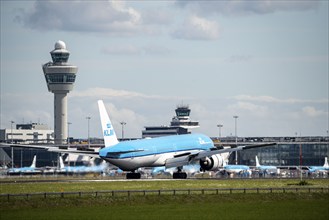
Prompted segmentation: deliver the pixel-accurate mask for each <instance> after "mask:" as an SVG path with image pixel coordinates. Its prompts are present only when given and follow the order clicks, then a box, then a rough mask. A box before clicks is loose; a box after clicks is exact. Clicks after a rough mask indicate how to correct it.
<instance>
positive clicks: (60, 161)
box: [59, 156, 65, 169]
mask: <svg viewBox="0 0 329 220" xmlns="http://www.w3.org/2000/svg"><path fill="white" fill-rule="evenodd" d="M64 167H65V165H64V161H63V157H62V156H60V157H59V168H60V169H63V168H64Z"/></svg>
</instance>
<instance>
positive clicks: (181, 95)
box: [0, 0, 329, 138]
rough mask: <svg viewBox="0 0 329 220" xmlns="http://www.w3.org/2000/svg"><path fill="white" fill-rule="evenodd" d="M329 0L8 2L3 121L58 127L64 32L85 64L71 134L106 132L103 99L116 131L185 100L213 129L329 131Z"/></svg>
mask: <svg viewBox="0 0 329 220" xmlns="http://www.w3.org/2000/svg"><path fill="white" fill-rule="evenodd" d="M328 11H329V6H328V1H321V0H312V1H307V0H298V1H289V0H288V1H275V0H272V1H270V0H263V1H243V0H235V1H225V0H221V1H215V0H213V1H187V0H184V1H179V0H176V1H174V0H172V1H3V0H1V13H0V14H1V39H0V42H1V45H0V46H1V53H0V55H1V63H0V64H1V69H0V70H1V78H0V80H1V84H0V85H1V88H0V92H1V103H0V104H1V105H0V117H1V118H0V124H1V129H3V128H10V121H15V123H29V122H39V123H43V124H47V125H48V126H49V128H51V129H53V127H54V125H53V123H54V122H53V121H54V119H53V112H54V110H53V108H54V106H53V102H54V97H53V94H52V93H50V92H48V90H47V86H46V81H45V78H44V75H43V72H42V68H41V66H42V64H44V63H47V62H49V61H51V57H50V53H49V52H50V51H52V50H53V49H54V45H55V43H56V42H57V41H58V40H62V41H64V42H65V43H66V47H67V49H68V50H69V51H70V53H71V54H70V58H69V63H70V64H72V65H76V66H78V68H79V70H78V73H77V77H76V82H75V85H74V89H73V91H71V92H70V93H69V94H68V121H69V122H71V123H72V124H71V125H70V127H69V132H70V134H69V135H70V136H73V137H75V138H86V137H87V133H88V121H87V119H86V117H91V119H90V121H89V122H90V128H89V129H90V136H91V137H101V135H102V132H101V126H100V119H99V113H98V108H97V100H99V99H102V100H104V102H105V104H106V107H107V109H108V112H109V114H110V117H111V119H112V123H113V125H114V128H115V130H116V133H117V135H118V137H121V131H122V130H121V129H122V127H121V125H120V122H122V121H124V122H126V123H127V124H126V125H125V127H124V133H125V137H134V138H138V137H141V134H142V130H143V129H144V127H145V126H155V125H169V124H170V121H171V119H172V117H173V116H174V115H175V112H174V110H175V108H176V106H177V105H180V104H187V105H189V107H190V108H191V119H192V120H197V121H199V122H200V128H197V129H194V130H193V131H192V132H199V133H204V134H206V135H208V136H211V137H216V136H218V135H219V130H218V127H217V125H218V124H222V125H223V127H222V129H221V135H222V136H230V135H234V134H235V121H234V118H233V116H234V115H237V116H239V118H238V119H237V135H238V136H244V137H247V136H252V137H255V136H296V135H298V136H299V135H302V136H325V135H328V115H329V113H328V112H329V107H328V106H329V101H328V96H329V95H328V94H329V90H328V83H329V77H328V26H329V25H328V20H329V18H328Z"/></svg>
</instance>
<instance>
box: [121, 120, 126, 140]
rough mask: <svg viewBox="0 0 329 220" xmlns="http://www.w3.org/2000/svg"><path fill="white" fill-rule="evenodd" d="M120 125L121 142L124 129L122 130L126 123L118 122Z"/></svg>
mask: <svg viewBox="0 0 329 220" xmlns="http://www.w3.org/2000/svg"><path fill="white" fill-rule="evenodd" d="M120 124H121V139H122V140H123V138H124V129H123V128H124V126H125V125H126V124H127V123H126V122H124V121H122V122H120Z"/></svg>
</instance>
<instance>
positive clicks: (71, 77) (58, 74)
mask: <svg viewBox="0 0 329 220" xmlns="http://www.w3.org/2000/svg"><path fill="white" fill-rule="evenodd" d="M50 54H51V58H52V60H53V62H48V63H46V64H44V65H42V69H43V73H44V75H45V78H46V82H47V86H48V91H49V92H52V93H54V127H55V129H54V130H55V137H54V140H55V144H64V143H66V141H67V126H68V125H67V93H69V92H70V91H71V90H72V89H73V84H74V82H75V77H76V74H77V72H78V67H77V66H72V65H69V64H68V63H67V61H68V59H69V56H70V52H69V51H68V50H66V45H65V43H64V42H63V41H57V42H56V43H55V49H54V50H52V51H51V52H50Z"/></svg>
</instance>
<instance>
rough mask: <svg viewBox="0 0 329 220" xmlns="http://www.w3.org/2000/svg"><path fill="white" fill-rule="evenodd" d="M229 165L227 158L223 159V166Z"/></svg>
mask: <svg viewBox="0 0 329 220" xmlns="http://www.w3.org/2000/svg"><path fill="white" fill-rule="evenodd" d="M225 166H227V160H226V159H223V167H225Z"/></svg>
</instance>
